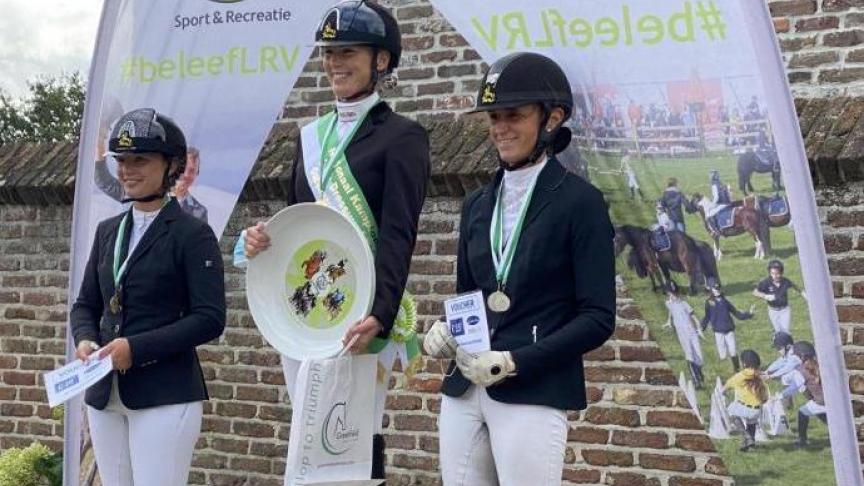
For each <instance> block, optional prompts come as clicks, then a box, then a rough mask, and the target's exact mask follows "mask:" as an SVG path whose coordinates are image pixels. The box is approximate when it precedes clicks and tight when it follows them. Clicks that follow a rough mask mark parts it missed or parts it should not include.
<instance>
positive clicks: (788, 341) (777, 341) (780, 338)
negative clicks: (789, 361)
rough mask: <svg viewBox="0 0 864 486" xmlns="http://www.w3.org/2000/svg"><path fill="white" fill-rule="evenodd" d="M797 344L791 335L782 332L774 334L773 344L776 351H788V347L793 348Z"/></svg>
mask: <svg viewBox="0 0 864 486" xmlns="http://www.w3.org/2000/svg"><path fill="white" fill-rule="evenodd" d="M794 343H795V340H794V339H792V336H791V335H790V334H789V333H785V332H783V331H780V332H778V333H775V334H774V339H773V341H772V344H773V345H774V349H786V348H787V347H788V346H792V345H793V344H794Z"/></svg>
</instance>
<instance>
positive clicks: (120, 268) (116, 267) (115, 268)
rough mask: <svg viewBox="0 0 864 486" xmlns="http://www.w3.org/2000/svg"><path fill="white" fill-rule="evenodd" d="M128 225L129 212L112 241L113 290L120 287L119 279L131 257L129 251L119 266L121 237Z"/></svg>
mask: <svg viewBox="0 0 864 486" xmlns="http://www.w3.org/2000/svg"><path fill="white" fill-rule="evenodd" d="M128 224H129V212H127V213H126V215H125V216H123V219H122V220H121V221H120V227H119V228H118V229H117V239H116V240H114V265H113V266H112V270H113V272H114V274H113V275H114V288H115V289H116V288H117V286H118V285H120V279H121V278H122V277H123V273H124V272H126V265H127V264H128V263H129V257H130V256H131V255H132V252H131V251H130V252H129V253H127V254H126V258H125V259H123V264H122V265H121V264H120V253H121V252H122V251H123V235H124V234H126V225H128Z"/></svg>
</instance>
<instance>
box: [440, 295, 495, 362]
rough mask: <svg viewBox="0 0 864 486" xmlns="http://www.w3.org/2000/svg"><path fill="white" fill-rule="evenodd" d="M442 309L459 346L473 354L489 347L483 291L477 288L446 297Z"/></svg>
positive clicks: (487, 349)
mask: <svg viewBox="0 0 864 486" xmlns="http://www.w3.org/2000/svg"><path fill="white" fill-rule="evenodd" d="M444 309H445V312H446V314H447V324H448V325H449V326H450V334H452V335H453V338H454V339H456V343H457V344H459V347H461V348H462V349H464V350H465V351H468V352H469V353H475V354H476V353H482V352H484V351H489V350H490V349H491V347H490V345H489V322H488V321H487V320H486V306H485V305H484V304H483V292H481V291H479V290H478V291H477V292H472V293H470V294H462V295H458V296H456V297H453V298H452V299H447V300H446V301H444Z"/></svg>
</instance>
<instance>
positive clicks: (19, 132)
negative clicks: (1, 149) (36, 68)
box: [0, 72, 84, 145]
mask: <svg viewBox="0 0 864 486" xmlns="http://www.w3.org/2000/svg"><path fill="white" fill-rule="evenodd" d="M27 87H28V94H27V95H26V96H25V97H23V98H22V99H20V100H15V99H13V98H12V97H11V96H9V94H8V93H6V92H4V91H3V90H2V89H0V145H3V144H6V143H9V142H20V141H24V142H59V141H62V140H74V139H77V138H78V135H79V131H80V129H81V116H82V114H83V113H84V81H83V80H82V79H81V75H80V74H78V73H77V72H76V73H73V74H67V75H61V76H44V77H38V78H36V79H35V80H31V81H28V82H27Z"/></svg>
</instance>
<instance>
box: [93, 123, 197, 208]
mask: <svg viewBox="0 0 864 486" xmlns="http://www.w3.org/2000/svg"><path fill="white" fill-rule="evenodd" d="M106 136H107V135H106ZM104 140H105V137H104V136H102V135H101V134H100V135H99V141H100V142H97V145H101V147H100V149H98V150H97V154H96V166H95V170H94V171H93V178H94V180H95V182H96V187H98V188H99V189H100V190H101V191H102V192H103V193H104V194H105V195H106V196H108V197H110V198H111V199H113V200H115V201H117V202H127V201H126V200H125V199H126V194H125V192H124V191H123V184H122V183H121V182H120V181H119V180H117V178H116V177H114V175H112V174H111V171H110V170H108V161H107V159H106V154H105V150H104V145H102V143H104V142H102V141H104ZM200 167H201V157H200V154H199V152H198V149H197V148H195V147H189V150H188V151H187V155H186V169H185V170H184V171H183V174H181V175H180V176H179V177H178V178H177V182H176V183H175V184H174V187H173V188H172V190H171V193H172V194H173V195H174V196H175V197H176V198H177V201H178V202H179V203H180V208H181V209H182V210H183V211H186V212H187V213H189V214H191V215H192V216H194V217H195V218H198V219H199V220H201V221H203V222H205V223H206V222H207V208H206V207H204V205H203V204H201V203H200V202H198V200H197V199H195V197H193V196H192V194H190V193H189V187H190V186H192V185H193V184H194V183H195V179H196V178H197V177H198V173H199V172H200Z"/></svg>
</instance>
